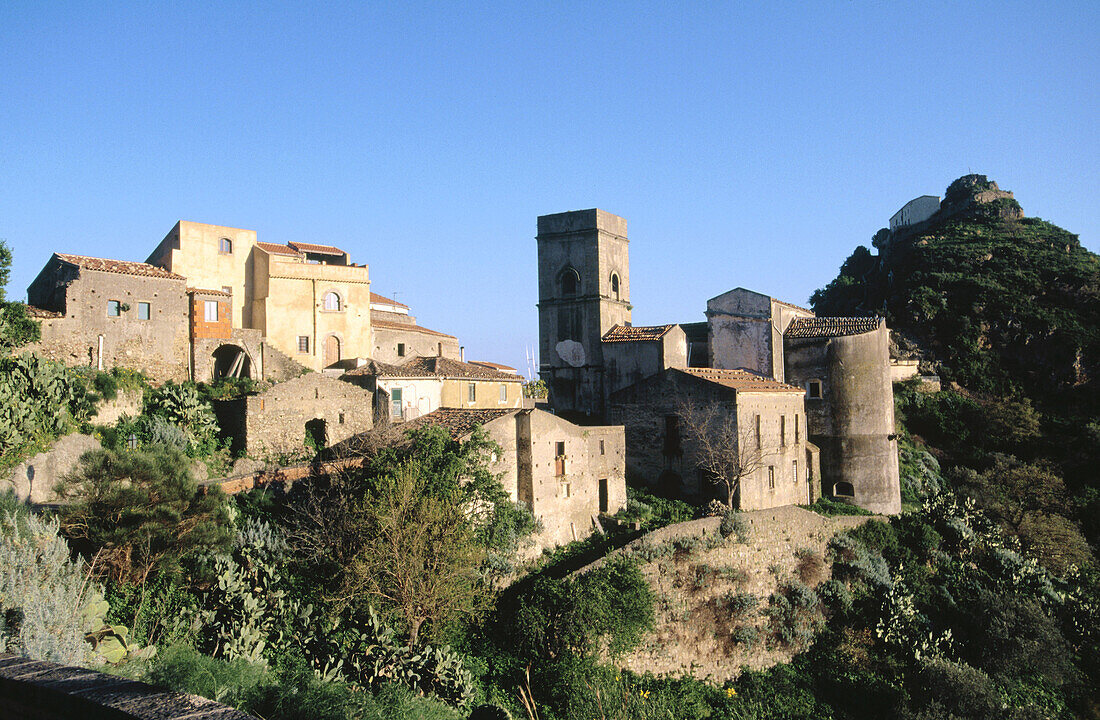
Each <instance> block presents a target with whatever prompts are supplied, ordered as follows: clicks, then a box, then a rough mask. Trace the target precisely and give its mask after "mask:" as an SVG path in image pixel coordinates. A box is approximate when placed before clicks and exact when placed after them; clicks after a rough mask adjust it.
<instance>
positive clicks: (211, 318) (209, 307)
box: [202, 300, 218, 322]
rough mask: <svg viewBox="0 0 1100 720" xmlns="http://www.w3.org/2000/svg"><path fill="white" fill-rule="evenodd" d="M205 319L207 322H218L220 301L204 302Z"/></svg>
mask: <svg viewBox="0 0 1100 720" xmlns="http://www.w3.org/2000/svg"><path fill="white" fill-rule="evenodd" d="M202 307H203V319H204V320H206V322H217V321H218V301H217V300H203V303H202Z"/></svg>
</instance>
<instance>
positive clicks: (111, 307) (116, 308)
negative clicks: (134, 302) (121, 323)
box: [107, 300, 122, 317]
mask: <svg viewBox="0 0 1100 720" xmlns="http://www.w3.org/2000/svg"><path fill="white" fill-rule="evenodd" d="M120 315H122V303H120V302H119V301H118V300H108V301H107V317H119V316H120Z"/></svg>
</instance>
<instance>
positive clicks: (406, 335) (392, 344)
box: [370, 311, 460, 365]
mask: <svg viewBox="0 0 1100 720" xmlns="http://www.w3.org/2000/svg"><path fill="white" fill-rule="evenodd" d="M373 314H375V315H377V314H378V313H377V311H375V313H373ZM372 327H373V330H374V343H373V345H374V352H373V354H371V355H370V357H371V359H373V360H378V361H379V362H384V363H389V364H391V365H400V364H402V363H404V362H407V361H408V360H410V359H412V358H414V357H417V356H423V357H431V356H442V357H445V358H450V359H452V360H458V359H459V355H460V352H459V345H458V338H455V337H451V336H449V335H440V334H438V333H434V332H425V330H424V329H423V328H420V327H418V326H416V325H408V327H407V329H401V330H398V329H394V328H388V327H386V328H383V327H378V326H372ZM398 344H401V345H404V346H405V348H404V349H405V354H404V355H399V354H398V352H397V351H398V347H397V346H398Z"/></svg>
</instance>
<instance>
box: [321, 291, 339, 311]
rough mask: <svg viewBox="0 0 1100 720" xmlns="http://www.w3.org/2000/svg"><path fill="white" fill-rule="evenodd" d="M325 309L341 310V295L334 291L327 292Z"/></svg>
mask: <svg viewBox="0 0 1100 720" xmlns="http://www.w3.org/2000/svg"><path fill="white" fill-rule="evenodd" d="M324 303H325V310H340V309H341V305H340V296H339V295H337V294H336V293H334V292H327V293H325V298H324Z"/></svg>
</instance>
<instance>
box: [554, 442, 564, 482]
mask: <svg viewBox="0 0 1100 720" xmlns="http://www.w3.org/2000/svg"><path fill="white" fill-rule="evenodd" d="M554 474H555V475H557V476H558V477H563V476H564V475H565V443H564V442H558V443H554Z"/></svg>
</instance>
